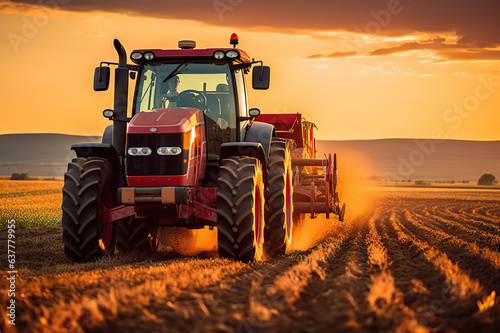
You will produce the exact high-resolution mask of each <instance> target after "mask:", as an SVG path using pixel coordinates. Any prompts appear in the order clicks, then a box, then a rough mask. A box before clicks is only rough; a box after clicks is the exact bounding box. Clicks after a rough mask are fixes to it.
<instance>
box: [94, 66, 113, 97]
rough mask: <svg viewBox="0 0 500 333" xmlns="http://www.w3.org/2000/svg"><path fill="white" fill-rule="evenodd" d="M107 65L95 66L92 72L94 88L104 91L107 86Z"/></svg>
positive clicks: (108, 73) (108, 72) (108, 74)
mask: <svg viewBox="0 0 500 333" xmlns="http://www.w3.org/2000/svg"><path fill="white" fill-rule="evenodd" d="M109 76H110V70H109V67H101V66H99V67H97V68H96V69H95V72H94V90H95V91H106V90H108V88H109Z"/></svg>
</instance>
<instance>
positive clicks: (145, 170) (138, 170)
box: [127, 131, 191, 176]
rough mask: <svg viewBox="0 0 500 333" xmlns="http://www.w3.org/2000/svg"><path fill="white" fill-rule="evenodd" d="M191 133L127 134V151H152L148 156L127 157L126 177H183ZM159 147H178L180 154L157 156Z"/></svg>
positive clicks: (185, 170)
mask: <svg viewBox="0 0 500 333" xmlns="http://www.w3.org/2000/svg"><path fill="white" fill-rule="evenodd" d="M190 133H191V132H189V131H188V132H185V133H159V134H154V133H151V134H128V135H127V149H128V148H130V147H149V148H151V150H152V151H153V152H152V153H151V155H149V156H130V155H127V175H128V176H169V175H185V174H186V172H187V164H188V163H187V162H188V158H189V146H190V142H191V138H190ZM159 147H180V148H182V153H180V154H179V155H175V156H161V155H158V154H157V152H156V151H157V150H158V148H159Z"/></svg>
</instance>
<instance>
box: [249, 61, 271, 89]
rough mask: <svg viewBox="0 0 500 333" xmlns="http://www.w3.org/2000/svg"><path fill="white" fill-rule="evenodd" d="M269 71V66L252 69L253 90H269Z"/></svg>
mask: <svg viewBox="0 0 500 333" xmlns="http://www.w3.org/2000/svg"><path fill="white" fill-rule="evenodd" d="M270 77H271V69H270V68H269V66H258V67H254V68H253V71H252V87H253V88H254V89H261V90H264V89H269V79H270Z"/></svg>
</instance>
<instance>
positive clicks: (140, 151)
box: [127, 147, 152, 156]
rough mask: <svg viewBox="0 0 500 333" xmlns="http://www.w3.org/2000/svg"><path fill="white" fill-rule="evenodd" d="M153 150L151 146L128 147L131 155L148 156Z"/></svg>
mask: <svg viewBox="0 0 500 333" xmlns="http://www.w3.org/2000/svg"><path fill="white" fill-rule="evenodd" d="M151 153H152V151H151V148H149V147H131V148H129V149H127V154H129V155H130V156H148V155H151Z"/></svg>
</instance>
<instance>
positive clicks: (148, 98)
mask: <svg viewBox="0 0 500 333" xmlns="http://www.w3.org/2000/svg"><path fill="white" fill-rule="evenodd" d="M231 44H232V45H233V46H234V47H233V48H214V49H196V48H195V46H196V43H195V42H194V41H180V42H179V49H169V50H164V49H141V50H135V51H133V52H132V53H131V54H130V58H131V61H132V62H133V64H127V55H126V52H125V49H124V48H123V46H122V44H121V43H120V42H119V41H118V40H115V41H114V46H115V48H116V51H117V52H118V56H119V62H118V63H109V62H103V63H101V65H100V66H99V67H97V68H96V70H95V77H94V90H96V91H104V90H107V89H108V87H109V80H110V67H109V65H117V68H116V69H115V91H114V109H113V110H110V109H108V110H104V112H103V115H104V116H105V117H107V118H109V119H110V120H112V121H113V125H110V126H108V127H107V128H106V130H105V132H104V135H103V138H102V143H94V144H75V145H73V146H72V147H71V149H73V150H74V151H75V152H76V155H77V158H75V159H73V160H72V161H71V162H70V163H69V164H68V171H67V173H66V174H65V180H64V188H63V201H62V210H63V217H62V226H63V242H64V249H65V254H66V256H67V257H69V258H70V259H71V260H73V261H77V262H87V261H90V260H94V259H95V258H98V257H100V256H102V255H103V254H112V253H114V252H115V250H116V251H118V252H122V253H127V252H136V253H140V254H144V255H149V254H152V253H153V252H155V251H156V250H157V247H158V227H185V228H192V229H196V228H204V227H205V226H209V227H210V228H213V227H217V235H218V248H219V255H220V257H223V258H233V259H237V260H242V261H255V260H260V259H261V258H262V257H263V256H264V254H266V255H267V256H275V255H279V254H284V253H285V252H286V250H287V248H288V247H289V246H290V242H291V238H292V228H293V224H294V219H295V220H296V221H299V220H300V219H301V217H303V216H305V213H306V212H307V213H311V216H312V217H314V216H315V215H316V214H318V213H326V214H327V216H328V214H329V213H336V214H337V215H339V217H340V219H343V214H344V210H343V209H340V208H339V205H338V204H339V200H338V195H337V192H336V162H335V159H333V160H332V158H331V156H330V157H329V158H327V159H325V160H316V159H314V157H315V154H316V151H315V146H314V139H313V137H312V126H313V125H312V124H311V123H308V122H305V121H303V120H302V119H301V116H300V115H260V111H259V110H258V109H249V108H248V102H247V91H246V85H245V78H246V76H247V74H248V73H249V72H250V69H251V67H252V65H254V64H257V63H260V65H259V66H255V67H254V68H253V71H252V85H253V88H254V89H268V87H269V77H270V69H269V67H267V66H263V64H262V62H261V61H258V62H256V61H253V60H252V59H251V58H250V57H249V56H248V54H247V53H246V52H244V51H243V50H240V49H237V48H236V45H237V44H238V38H237V36H236V35H234V34H233V36H231ZM134 80H135V81H136V84H135V89H134V98H133V102H132V105H131V107H130V108H129V106H128V96H129V82H131V81H134ZM256 119H259V120H260V119H262V121H257V120H256ZM297 154H298V155H297ZM295 155H297V156H295ZM299 155H300V156H299ZM295 157H298V158H295ZM318 168H319V169H320V170H319V172H318Z"/></svg>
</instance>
